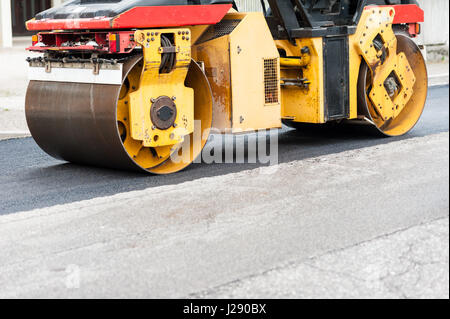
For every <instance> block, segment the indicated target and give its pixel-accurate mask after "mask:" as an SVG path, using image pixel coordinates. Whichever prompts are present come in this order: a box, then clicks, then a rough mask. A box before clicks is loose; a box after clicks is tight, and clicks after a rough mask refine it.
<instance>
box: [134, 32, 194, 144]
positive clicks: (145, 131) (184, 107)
mask: <svg viewBox="0 0 450 319" xmlns="http://www.w3.org/2000/svg"><path fill="white" fill-rule="evenodd" d="M163 34H164V35H171V36H173V39H174V45H175V47H176V51H177V52H176V64H175V68H174V69H173V70H172V71H171V72H170V73H160V70H159V69H160V66H161V59H162V53H163V52H162V49H161V36H162V35H163ZM189 35H190V30H189V29H187V28H186V29H163V30H160V29H159V30H158V29H157V30H138V31H136V32H135V39H136V41H137V42H138V43H139V44H140V45H141V46H142V49H143V52H144V59H143V67H142V73H141V75H140V80H139V85H138V88H139V89H137V90H135V91H133V92H132V93H131V94H130V99H129V104H130V107H129V110H130V114H129V118H130V130H131V132H130V133H131V137H132V138H133V139H134V140H137V141H142V145H143V146H144V147H161V146H170V145H175V144H178V143H181V142H183V139H184V137H185V136H186V135H189V134H190V133H192V132H193V131H194V91H193V89H191V88H188V87H186V86H185V85H184V81H185V79H186V75H187V72H188V69H189V65H190V63H191V41H190V37H189ZM162 96H167V97H170V98H173V99H174V101H175V104H176V106H177V117H176V120H175V125H174V126H173V127H172V128H169V129H167V130H159V129H157V128H156V126H154V125H153V123H152V120H151V117H150V109H151V106H152V102H153V101H155V100H156V99H157V98H158V97H162Z"/></svg>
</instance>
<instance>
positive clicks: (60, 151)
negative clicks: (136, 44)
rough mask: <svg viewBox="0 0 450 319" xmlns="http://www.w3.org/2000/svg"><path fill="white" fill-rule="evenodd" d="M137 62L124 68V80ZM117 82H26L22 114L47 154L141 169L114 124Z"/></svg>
mask: <svg viewBox="0 0 450 319" xmlns="http://www.w3.org/2000/svg"><path fill="white" fill-rule="evenodd" d="M139 60H140V57H134V58H131V59H130V60H128V61H127V62H126V63H125V65H124V68H123V78H124V79H125V78H126V76H127V74H128V72H129V71H130V70H131V69H132V68H133V66H134V65H135V64H136V63H137V62H138V61H139ZM120 88H121V86H120V85H103V84H85V83H67V82H45V81H30V84H29V87H28V91H27V95H26V102H25V105H26V118H27V123H28V127H29V129H30V132H31V134H32V136H33V138H34V140H35V141H36V143H37V144H38V145H39V146H40V147H41V148H42V149H43V150H44V151H45V152H47V153H48V154H49V155H51V156H53V157H55V158H57V159H61V160H65V161H69V162H72V163H78V164H88V165H94V166H101V167H109V168H118V169H125V170H141V169H142V168H140V167H139V166H138V165H136V164H135V163H134V161H133V160H132V159H131V158H130V157H129V156H128V154H127V152H126V150H125V149H124V147H123V144H122V141H121V137H120V135H119V131H118V127H117V119H116V118H117V116H116V112H117V100H118V98H119V93H120Z"/></svg>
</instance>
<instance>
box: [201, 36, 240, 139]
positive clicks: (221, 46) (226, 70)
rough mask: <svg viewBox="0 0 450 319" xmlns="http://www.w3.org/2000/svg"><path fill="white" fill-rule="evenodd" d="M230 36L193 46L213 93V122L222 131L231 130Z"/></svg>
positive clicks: (213, 125)
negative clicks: (202, 64)
mask: <svg viewBox="0 0 450 319" xmlns="http://www.w3.org/2000/svg"><path fill="white" fill-rule="evenodd" d="M229 47H230V45H229V37H228V36H223V37H220V38H217V39H214V40H211V41H207V42H205V43H201V44H198V45H196V46H194V47H193V55H194V56H195V59H196V60H197V61H202V62H203V63H204V66H205V74H206V76H207V77H208V81H209V83H210V85H211V90H212V94H213V105H214V108H213V124H212V127H214V128H215V129H216V130H218V131H220V132H223V133H225V132H227V131H228V132H229V131H230V130H231V66H230V53H229Z"/></svg>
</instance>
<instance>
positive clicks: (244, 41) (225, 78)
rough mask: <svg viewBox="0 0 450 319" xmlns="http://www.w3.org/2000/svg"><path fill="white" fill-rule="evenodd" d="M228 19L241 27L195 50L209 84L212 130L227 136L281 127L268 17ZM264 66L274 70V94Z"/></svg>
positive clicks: (235, 16) (244, 15) (249, 15)
mask: <svg viewBox="0 0 450 319" xmlns="http://www.w3.org/2000/svg"><path fill="white" fill-rule="evenodd" d="M224 20H234V21H240V22H239V24H238V25H237V26H236V27H235V28H234V30H232V31H231V32H230V33H229V34H224V35H223V36H219V37H217V38H215V39H212V40H210V41H207V42H204V43H198V44H196V45H195V46H194V48H193V56H194V57H195V58H196V59H197V60H198V61H201V62H203V63H204V67H205V73H206V75H207V77H208V80H209V82H210V84H211V88H212V92H213V100H214V110H213V114H214V117H213V127H214V128H215V129H217V130H218V131H220V132H224V133H225V132H230V131H231V132H234V133H240V132H248V131H254V130H261V129H268V128H279V127H281V119H280V112H281V96H280V86H279V82H280V81H279V76H280V75H279V74H278V73H279V72H278V70H279V54H278V51H277V48H276V46H275V44H274V41H273V38H272V36H271V34H270V30H269V28H268V26H267V23H266V20H265V18H264V16H263V15H262V14H261V13H237V12H230V13H228V14H227V15H226V16H225V18H224ZM265 63H266V66H267V65H268V63H274V65H275V67H274V68H273V69H274V70H275V72H276V74H271V76H272V77H273V79H272V82H270V84H272V86H271V87H270V88H271V90H270V92H268V89H267V87H266V86H265V84H266V85H267V84H268V81H267V78H268V72H267V71H268V69H267V67H265ZM265 75H266V76H265ZM265 80H266V81H265ZM267 94H268V95H267ZM268 96H270V98H267V97H268Z"/></svg>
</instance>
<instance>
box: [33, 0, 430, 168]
mask: <svg viewBox="0 0 450 319" xmlns="http://www.w3.org/2000/svg"><path fill="white" fill-rule="evenodd" d="M261 7H262V10H261V11H262V12H239V10H238V8H237V7H236V4H235V3H234V1H226V0H114V1H111V0H108V1H107V0H98V1H94V0H89V1H87V0H71V1H67V2H65V3H63V4H62V5H60V6H57V7H54V8H52V9H49V10H47V11H44V12H42V13H39V14H38V15H37V16H36V17H35V18H33V19H32V20H30V21H28V22H27V29H28V30H30V31H35V35H34V36H33V38H32V44H31V46H30V47H29V48H27V50H29V51H31V52H39V53H41V54H38V55H33V57H30V58H28V59H27V61H28V63H29V78H30V83H29V87H28V91H27V95H26V117H27V122H28V126H29V129H30V131H31V134H32V136H33V138H34V139H35V141H36V143H37V144H38V145H39V146H40V147H41V148H42V149H43V150H44V151H45V152H47V153H48V154H49V155H51V156H53V157H55V158H58V159H62V160H66V161H69V162H73V163H79V164H87V165H95V166H101V167H110V168H115V169H125V170H139V171H144V172H149V173H154V174H169V173H174V172H177V171H180V170H182V169H184V168H186V167H187V166H189V165H190V164H191V163H192V162H193V161H194V160H195V159H196V158H197V157H198V156H200V154H201V152H202V149H203V147H204V146H205V144H206V142H207V141H208V137H209V134H210V132H211V129H212V128H214V129H215V132H220V133H227V134H229V133H231V134H242V133H247V132H255V131H260V130H267V129H276V128H281V127H282V124H283V123H284V124H285V125H288V126H291V127H297V126H299V125H301V124H305V123H310V124H325V123H332V122H337V123H339V122H343V121H363V122H366V123H370V125H372V126H373V127H375V128H376V129H377V130H379V132H380V133H381V134H384V135H387V136H399V135H402V134H405V133H407V132H408V131H410V130H411V129H412V128H413V127H414V125H415V124H416V123H417V121H418V120H419V118H420V116H421V114H422V111H423V108H424V105H425V100H426V96H427V86H428V85H427V70H426V65H425V62H424V59H423V56H422V54H421V51H420V49H419V47H418V46H417V45H416V44H415V42H414V41H413V38H414V37H416V36H417V35H418V34H419V33H420V26H421V25H420V23H421V22H423V21H424V12H423V10H422V9H421V8H420V7H419V6H418V5H417V3H416V1H415V0H370V1H367V0H268V1H267V0H262V1H261Z"/></svg>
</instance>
